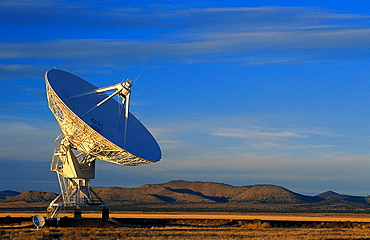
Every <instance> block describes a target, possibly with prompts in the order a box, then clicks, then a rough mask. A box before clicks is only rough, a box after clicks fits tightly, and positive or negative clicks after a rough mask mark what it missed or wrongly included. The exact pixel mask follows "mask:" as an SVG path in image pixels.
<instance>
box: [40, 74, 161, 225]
mask: <svg viewBox="0 0 370 240" xmlns="http://www.w3.org/2000/svg"><path fill="white" fill-rule="evenodd" d="M45 84H46V93H47V99H48V106H49V108H50V110H51V112H52V113H53V114H54V117H55V118H56V120H57V122H58V124H59V126H60V128H61V130H62V134H60V135H59V136H58V137H57V138H56V139H55V144H56V145H58V147H57V148H55V150H54V154H53V157H52V161H51V164H50V170H51V171H55V172H56V173H57V177H58V182H59V186H60V191H61V194H60V195H59V196H58V197H56V198H55V199H54V200H53V201H52V202H51V203H50V204H49V207H48V218H54V217H55V216H56V215H57V214H58V211H59V210H60V208H61V207H67V206H75V207H76V208H78V207H80V206H91V205H100V206H105V203H104V201H103V200H102V199H101V198H100V197H99V196H98V195H97V194H96V193H95V192H94V190H93V189H92V188H91V187H90V179H94V178H95V160H96V159H100V160H103V161H107V162H112V163H116V164H119V165H130V166H136V165H141V164H147V163H153V162H156V161H159V160H160V159H161V149H160V147H159V145H158V143H157V141H156V140H155V139H154V137H153V136H152V134H151V133H150V132H149V131H148V130H147V129H146V128H145V127H144V125H143V124H142V123H141V122H140V121H139V120H138V119H137V118H135V116H134V115H132V114H131V113H130V112H129V104H130V95H131V86H132V81H131V80H129V79H127V80H126V81H124V82H121V83H118V84H115V85H112V86H108V87H103V88H97V87H95V86H94V85H92V84H90V83H88V82H87V81H85V80H83V79H81V78H79V77H77V76H75V75H73V74H71V73H68V72H65V71H62V70H58V69H51V70H49V71H47V72H46V73H45ZM114 96H118V99H119V100H118V101H116V100H115V99H114Z"/></svg>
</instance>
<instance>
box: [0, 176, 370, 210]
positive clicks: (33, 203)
mask: <svg viewBox="0 0 370 240" xmlns="http://www.w3.org/2000/svg"><path fill="white" fill-rule="evenodd" d="M93 189H94V191H95V192H96V193H97V194H98V195H99V196H100V197H101V198H102V199H103V200H104V201H105V202H106V204H107V206H108V207H109V208H110V209H112V210H141V211H156V210H157V211H163V210H166V211H279V212H333V211H334V212H338V211H339V212H348V211H349V212H353V211H356V212H370V197H361V196H350V195H343V194H338V193H336V192H333V191H327V192H324V193H321V194H318V195H316V196H306V195H302V194H299V193H295V192H293V191H290V190H288V189H286V188H284V187H281V186H276V185H248V186H232V185H228V184H223V183H215V182H189V181H182V180H175V181H170V182H167V183H163V184H147V185H144V186H141V187H138V188H120V187H94V188H93ZM56 196H57V194H55V193H49V192H38V191H25V192H22V193H19V192H15V191H9V190H6V191H0V209H1V208H3V209H4V208H7V209H9V208H18V209H19V208H37V207H39V208H41V207H45V208H46V207H47V205H48V204H49V203H50V202H51V201H52V200H53V199H54V198H55V197H56Z"/></svg>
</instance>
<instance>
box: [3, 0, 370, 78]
mask: <svg viewBox="0 0 370 240" xmlns="http://www.w3.org/2000/svg"><path fill="white" fill-rule="evenodd" d="M21 5H22V4H21ZM23 5H27V4H26V2H24V3H23ZM3 6H7V7H8V8H10V7H12V8H14V9H16V10H17V11H21V10H22V11H31V12H32V9H34V10H35V9H36V10H37V9H39V8H41V6H40V5H37V6H31V10H29V9H27V8H25V7H20V6H19V5H16V4H10V3H9V2H6V4H5V3H3ZM93 7H94V4H92V5H91V9H90V11H93V12H94V11H97V9H94V8H93ZM62 8H63V9H69V8H67V7H66V6H63V7H62ZM36 10H35V11H36ZM3 11H5V10H3ZM14 11H15V10H14ZM74 11H80V12H78V14H76V12H74V13H73V15H82V16H85V17H86V16H87V14H88V15H89V18H87V19H85V21H73V23H68V22H65V21H60V19H69V14H71V13H69V12H68V11H62V12H60V13H58V15H56V14H53V16H50V17H52V18H56V20H55V21H59V22H60V23H59V24H63V26H68V25H72V24H73V26H75V25H77V26H78V25H79V24H86V22H90V24H91V26H90V28H94V27H96V28H98V27H99V28H100V27H101V24H104V22H105V23H106V25H107V27H108V28H122V27H132V26H135V27H139V28H140V27H141V28H144V29H145V28H156V29H159V28H167V30H166V32H165V33H164V34H161V35H151V33H150V31H148V34H149V35H148V36H147V37H146V38H136V37H135V36H125V38H122V35H119V34H118V35H117V37H116V38H115V39H112V38H110V39H104V38H100V37H101V36H94V34H90V36H91V37H89V38H88V39H81V38H70V39H62V38H61V39H50V40H47V41H41V42H40V41H31V42H7V41H3V42H2V43H0V50H1V51H0V57H1V58H3V59H8V60H12V59H20V58H22V59H34V58H37V59H55V58H58V59H59V60H60V61H61V60H62V61H64V62H66V63H68V62H69V63H70V64H72V63H77V62H78V63H79V64H81V63H84V64H96V63H100V64H106V63H114V62H127V61H130V62H132V61H148V60H154V59H155V60H156V61H167V60H168V59H170V60H171V61H174V60H176V61H180V62H187V63H189V62H199V61H214V62H219V61H223V62H227V61H234V62H239V63H240V64H251V63H254V64H256V63H265V62H269V63H278V64H284V63H288V62H292V61H293V62H302V61H303V62H305V61H313V60H317V59H323V58H324V59H328V58H329V59H336V58H367V57H369V56H370V51H369V49H370V41H369V38H370V37H369V36H370V27H369V17H368V16H361V15H350V14H341V13H333V12H327V11H324V10H319V9H310V8H297V7H295V8H291V7H261V8H212V9H185V10H175V11H173V9H171V10H169V9H167V11H168V12H155V11H150V12H149V11H147V10H139V9H137V10H136V11H133V9H122V8H120V9H114V8H109V9H103V11H100V9H99V14H96V15H95V14H91V12H90V13H87V12H86V9H84V10H82V8H81V9H80V8H78V7H75V9H74ZM138 11H140V14H138V13H137V12H138ZM50 12H53V11H50ZM119 13H120V14H119ZM34 14H36V16H33V18H36V19H37V17H40V18H44V17H45V16H44V12H43V11H40V12H39V13H38V12H37V11H36V12H35V13H34ZM67 14H68V15H67ZM49 15H51V14H49ZM101 15H106V16H110V17H109V18H108V20H106V19H105V18H102V17H101ZM19 16H22V14H19ZM91 18H92V19H91ZM94 18H96V19H94ZM12 19H17V18H12ZM148 19H150V20H148ZM132 21H135V22H136V23H135V24H134V23H132ZM127 22H131V24H127ZM149 22H151V23H149ZM121 23H122V24H123V23H124V25H125V26H122V24H121ZM159 23H160V24H159ZM40 24H41V23H40ZM108 25H109V26H108ZM171 25H174V26H176V27H177V28H176V29H177V30H172V29H174V28H173V27H174V26H172V27H171ZM148 39H150V40H148ZM333 49H335V50H336V51H333ZM279 55H280V57H279ZM269 56H270V57H269ZM271 56H274V57H271ZM250 59H256V61H253V62H251V60H250ZM258 59H260V60H258ZM56 64H58V63H56ZM19 68H20V66H19V65H16V64H7V65H2V71H3V72H4V71H6V72H12V71H13V72H14V71H17V69H19Z"/></svg>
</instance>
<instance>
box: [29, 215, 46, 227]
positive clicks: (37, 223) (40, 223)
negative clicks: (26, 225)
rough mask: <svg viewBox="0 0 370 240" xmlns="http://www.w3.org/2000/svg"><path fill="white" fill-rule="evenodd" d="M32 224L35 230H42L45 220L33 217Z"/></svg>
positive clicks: (40, 217)
mask: <svg viewBox="0 0 370 240" xmlns="http://www.w3.org/2000/svg"><path fill="white" fill-rule="evenodd" d="M32 222H33V224H34V225H35V226H36V228H37V229H39V228H42V227H43V226H44V225H45V219H44V217H43V216H41V215H35V216H33V217H32Z"/></svg>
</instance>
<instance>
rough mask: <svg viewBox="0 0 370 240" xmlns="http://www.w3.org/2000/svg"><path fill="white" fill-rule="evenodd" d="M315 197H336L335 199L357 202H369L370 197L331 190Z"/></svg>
mask: <svg viewBox="0 0 370 240" xmlns="http://www.w3.org/2000/svg"><path fill="white" fill-rule="evenodd" d="M317 197H320V198H324V199H336V200H343V201H349V202H359V203H369V202H370V201H368V200H370V199H368V198H367V197H360V196H350V195H343V194H339V193H336V192H333V191H327V192H324V193H321V194H319V195H317Z"/></svg>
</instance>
